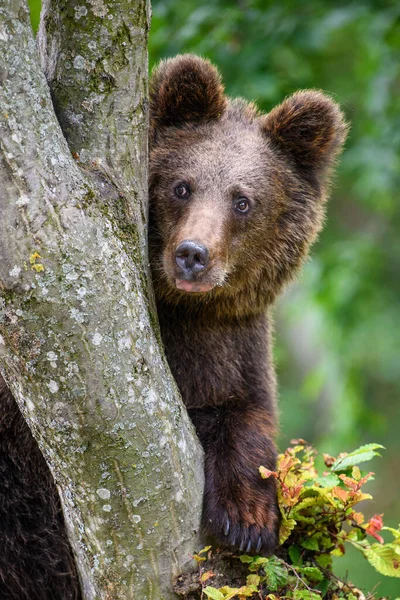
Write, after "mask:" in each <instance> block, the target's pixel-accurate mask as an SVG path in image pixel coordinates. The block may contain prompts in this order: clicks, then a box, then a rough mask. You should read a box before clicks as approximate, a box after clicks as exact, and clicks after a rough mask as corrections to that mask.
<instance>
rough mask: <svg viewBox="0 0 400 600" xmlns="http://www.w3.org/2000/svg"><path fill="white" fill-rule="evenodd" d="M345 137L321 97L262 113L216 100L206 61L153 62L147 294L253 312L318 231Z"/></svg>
mask: <svg viewBox="0 0 400 600" xmlns="http://www.w3.org/2000/svg"><path fill="white" fill-rule="evenodd" d="M346 130H347V127H346V125H345V123H344V120H343V117H342V114H341V112H340V110H339V108H338V107H337V105H336V104H335V103H334V102H333V101H332V100H331V99H330V98H328V97H327V96H325V95H324V94H322V93H321V92H316V91H306V92H299V93H297V94H294V95H293V96H291V97H290V98H288V99H287V100H286V101H285V102H283V104H281V105H280V106H278V107H277V108H275V109H274V110H273V111H272V112H271V113H269V114H268V115H262V114H260V113H259V112H258V111H257V110H256V108H255V107H254V106H253V105H251V104H248V103H246V102H244V101H243V100H233V101H230V100H228V99H227V98H226V96H225V95H224V92H223V87H222V85H221V82H220V78H219V75H218V73H217V71H216V70H215V68H214V67H213V66H212V65H211V64H210V63H209V62H208V61H205V60H203V59H201V58H199V57H196V56H192V55H183V56H180V57H177V58H175V59H172V60H169V61H166V62H164V63H161V65H160V66H159V68H158V70H157V71H156V72H155V73H154V75H153V77H152V86H151V154H150V185H149V189H150V232H151V234H150V256H151V264H152V268H153V276H154V283H155V288H156V295H157V296H159V297H161V296H162V297H163V298H165V300H167V301H168V302H171V303H174V304H182V303H183V304H187V303H188V302H193V300H194V301H195V302H196V304H198V303H199V302H207V303H210V301H214V302H215V304H216V305H223V307H224V308H223V309H222V310H223V312H225V311H226V309H227V307H228V306H229V307H230V310H231V311H234V312H235V314H245V313H246V312H248V310H251V311H254V310H256V311H263V310H264V309H265V305H266V304H268V303H270V302H272V301H273V300H274V298H275V297H276V295H277V294H278V293H279V291H280V290H281V288H282V286H283V284H284V283H285V282H287V281H288V280H290V279H291V278H292V277H293V275H294V274H295V273H296V271H297V269H298V267H299V266H300V265H301V263H302V262H303V260H304V258H305V256H306V255H307V252H308V249H309V247H310V245H311V244H312V242H313V241H314V240H315V238H316V236H317V234H318V232H319V230H320V228H321V225H322V222H323V216H324V203H325V199H326V193H327V187H328V183H329V175H330V172H331V168H332V166H333V165H334V163H335V157H336V155H337V153H338V152H339V150H340V148H341V146H342V143H343V141H344V138H345V135H346ZM189 296H191V298H189ZM220 309H221V307H220Z"/></svg>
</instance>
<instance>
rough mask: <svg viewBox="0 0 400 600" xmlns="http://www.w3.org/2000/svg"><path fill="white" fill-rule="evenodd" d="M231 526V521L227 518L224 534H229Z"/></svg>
mask: <svg viewBox="0 0 400 600" xmlns="http://www.w3.org/2000/svg"><path fill="white" fill-rule="evenodd" d="M229 528H230V522H229V519H226V523H225V527H224V534H225V535H228V533H229Z"/></svg>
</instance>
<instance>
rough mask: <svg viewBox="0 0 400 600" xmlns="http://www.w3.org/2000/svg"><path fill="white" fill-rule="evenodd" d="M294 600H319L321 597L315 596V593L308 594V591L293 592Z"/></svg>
mask: <svg viewBox="0 0 400 600" xmlns="http://www.w3.org/2000/svg"><path fill="white" fill-rule="evenodd" d="M293 599H294V600H320V599H321V596H320V595H319V594H316V593H315V592H310V591H308V590H294V592H293Z"/></svg>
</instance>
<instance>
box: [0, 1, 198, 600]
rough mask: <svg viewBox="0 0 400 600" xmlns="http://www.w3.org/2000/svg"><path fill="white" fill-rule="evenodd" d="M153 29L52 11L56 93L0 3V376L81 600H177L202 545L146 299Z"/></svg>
mask: <svg viewBox="0 0 400 600" xmlns="http://www.w3.org/2000/svg"><path fill="white" fill-rule="evenodd" d="M148 21H149V6H148V2H145V1H144V0H134V1H129V0H122V1H120V2H117V0H89V1H88V3H87V4H82V3H78V2H76V1H75V0H74V1H66V0H64V1H58V2H56V1H54V2H49V1H48V0H47V1H46V2H45V3H44V7H43V12H42V19H41V26H40V34H39V44H38V45H39V48H40V57H41V62H42V66H43V70H44V71H45V72H46V75H47V78H48V82H49V86H50V90H49V86H48V85H47V82H46V79H45V76H44V74H43V70H42V69H41V67H40V64H39V58H38V54H37V51H36V49H35V44H34V40H33V36H32V32H31V27H30V22H29V11H28V9H27V6H26V3H25V2H23V1H22V0H5V1H4V2H3V3H2V6H1V7H0V56H2V59H1V64H0V82H1V95H0V156H1V161H0V189H1V198H0V202H1V220H0V302H1V313H0V367H1V373H2V374H3V376H4V378H5V379H6V381H7V383H8V385H9V387H10V389H11V391H12V392H13V394H14V396H15V399H16V401H17V402H18V405H19V407H20V409H21V411H22V413H23V415H24V417H25V418H26V420H27V422H28V424H29V426H30V428H31V430H32V432H33V434H34V436H35V438H36V439H37V440H38V443H39V445H40V448H41V450H42V452H43V454H44V456H45V458H46V460H47V462H48V464H49V467H50V468H51V471H52V473H53V476H54V478H55V481H56V483H57V486H58V489H59V493H60V497H61V502H62V505H63V510H64V514H65V519H66V524H67V528H68V532H69V538H70V541H71V545H72V547H73V550H74V553H75V556H76V562H77V567H78V570H79V575H80V580H81V586H82V593H83V597H84V598H85V600H86V599H90V600H91V599H97V598H99V599H103V598H112V599H113V600H118V599H121V600H122V599H124V600H126V599H130V598H132V599H133V598H137V599H140V600H144V599H148V600H150V599H152V600H161V599H166V600H167V599H170V598H171V599H172V598H174V597H175V596H174V594H173V592H172V585H171V579H172V578H173V577H174V576H175V575H177V574H178V573H180V572H181V571H182V570H184V569H185V565H186V563H187V562H188V555H189V553H190V552H192V551H193V550H194V549H196V547H198V544H199V539H198V535H197V532H198V527H199V518H200V509H201V498H202V485H203V468H202V450H201V448H200V446H199V443H198V441H197V438H196V436H195V434H194V429H193V427H192V425H191V422H190V420H189V418H188V416H187V413H186V411H185V409H184V407H183V405H182V402H181V400H180V397H179V393H178V392H177V389H176V386H175V383H174V382H173V379H172V378H171V375H170V373H169V370H168V366H167V365H166V362H165V359H164V357H163V354H162V350H161V349H160V344H159V335H158V330H157V325H156V317H155V312H154V302H153V300H152V290H151V286H150V285H149V271H148V260H147V250H146V235H145V230H146V229H145V228H146V219H147V104H146V102H147V101H146V91H147V87H146V86H147V50H146V41H147V30H148ZM50 91H51V95H50ZM53 106H54V108H55V110H54V108H53Z"/></svg>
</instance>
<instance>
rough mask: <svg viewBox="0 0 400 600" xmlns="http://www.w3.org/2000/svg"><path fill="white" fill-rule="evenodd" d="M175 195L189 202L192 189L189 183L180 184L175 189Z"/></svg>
mask: <svg viewBox="0 0 400 600" xmlns="http://www.w3.org/2000/svg"><path fill="white" fill-rule="evenodd" d="M175 194H176V195H177V196H178V198H182V199H183V200H187V199H188V198H189V196H190V188H189V186H188V185H187V183H180V184H179V185H177V186H176V188H175Z"/></svg>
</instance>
